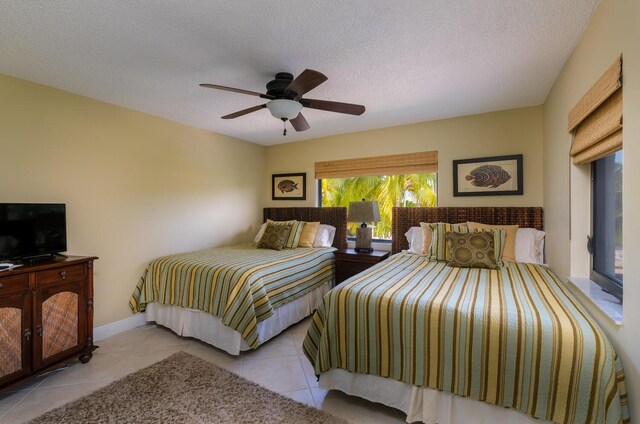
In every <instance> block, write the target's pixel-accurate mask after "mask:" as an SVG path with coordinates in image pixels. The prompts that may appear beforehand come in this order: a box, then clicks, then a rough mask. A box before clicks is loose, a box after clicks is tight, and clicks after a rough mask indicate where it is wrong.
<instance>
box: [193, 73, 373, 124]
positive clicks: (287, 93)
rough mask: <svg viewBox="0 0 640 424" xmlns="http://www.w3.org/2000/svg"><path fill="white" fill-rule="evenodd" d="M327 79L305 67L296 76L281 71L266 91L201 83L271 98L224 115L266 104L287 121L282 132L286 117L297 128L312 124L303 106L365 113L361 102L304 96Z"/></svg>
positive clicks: (276, 116) (261, 107)
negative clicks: (263, 92)
mask: <svg viewBox="0 0 640 424" xmlns="http://www.w3.org/2000/svg"><path fill="white" fill-rule="evenodd" d="M326 80H327V77H326V76H325V75H324V74H322V73H320V72H318V71H314V70H313V69H305V70H304V71H303V72H302V73H301V74H300V75H298V77H297V78H296V79H293V75H291V74H290V73H288V72H278V73H277V74H276V78H275V79H274V80H273V81H269V82H268V83H267V92H266V94H262V93H258V92H255V91H249V90H242V89H240V88H233V87H226V86H224V85H216V84H200V87H206V88H215V89H217V90H225V91H231V92H233V93H241V94H249V95H251V96H258V97H261V98H263V99H268V100H269V101H268V102H267V103H265V104H262V105H258V106H253V107H250V108H247V109H243V110H239V111H238V112H234V113H230V114H228V115H225V116H223V117H222V119H234V118H237V117H239V116H243V115H246V114H248V113H251V112H255V111H258V110H260V109H264V108H267V109H269V111H270V112H271V115H273V116H274V117H275V118H278V119H280V120H282V122H283V123H284V125H285V128H284V133H283V135H287V127H286V123H287V120H288V121H289V122H291V125H292V126H293V128H294V129H295V130H296V131H306V130H308V129H309V128H310V127H309V123H308V122H307V120H306V119H305V117H304V115H302V112H301V110H302V108H303V107H308V108H311V109H320V110H326V111H329V112H337V113H346V114H349V115H362V114H363V113H364V110H365V108H364V106H362V105H356V104H351V103H340V102H331V101H327V100H316V99H307V98H302V96H303V95H305V94H306V93H308V92H309V91H311V90H313V89H314V88H316V87H317V86H319V85H320V84H322V83H323V82H325V81H326Z"/></svg>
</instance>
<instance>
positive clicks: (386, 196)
mask: <svg viewBox="0 0 640 424" xmlns="http://www.w3.org/2000/svg"><path fill="white" fill-rule="evenodd" d="M437 175H438V174H437V173H435V172H433V173H423V174H409V175H386V176H366V177H351V178H325V179H321V180H318V194H319V195H318V197H319V204H320V205H321V206H346V207H348V206H349V203H350V202H358V201H360V200H362V199H363V198H364V199H366V200H376V201H377V202H378V207H379V209H380V222H378V223H376V225H375V227H374V229H373V236H374V238H375V239H378V240H391V210H392V208H393V207H394V206H404V207H411V206H436V193H437ZM357 227H358V224H357V223H349V226H348V229H347V232H348V236H349V237H354V236H355V231H356V228H357Z"/></svg>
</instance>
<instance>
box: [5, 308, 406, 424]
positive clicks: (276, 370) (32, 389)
mask: <svg viewBox="0 0 640 424" xmlns="http://www.w3.org/2000/svg"><path fill="white" fill-rule="evenodd" d="M308 325H309V319H306V320H304V321H302V322H300V323H299V324H297V325H295V326H293V327H291V328H289V329H288V330H287V331H285V332H283V333H282V334H280V335H279V336H277V337H276V338H275V339H273V340H271V341H269V342H267V343H266V344H265V345H263V346H261V347H260V348H258V349H257V350H255V351H251V352H245V353H242V354H241V355H240V356H239V357H235V356H231V355H228V354H226V353H225V352H223V351H221V350H218V349H215V348H213V347H211V346H209V345H207V344H205V343H202V342H199V341H196V340H194V339H190V338H181V337H178V336H176V335H175V334H174V333H172V332H171V331H169V330H167V329H165V328H162V327H159V326H155V325H147V326H144V327H139V328H136V329H133V330H131V331H127V332H125V333H122V334H118V335H116V336H113V337H111V338H109V339H106V340H102V341H100V342H99V343H97V344H98V345H99V346H100V348H99V349H98V350H96V351H95V353H94V356H93V358H92V359H91V362H89V363H88V364H85V365H82V364H80V363H74V364H72V365H71V366H69V367H68V368H66V369H61V370H57V371H54V372H51V373H49V374H47V375H43V376H41V377H37V378H35V379H33V380H31V381H29V382H28V383H26V384H24V385H22V386H17V387H13V388H11V389H10V390H9V391H5V392H0V423H3V424H13V423H22V422H25V421H28V420H29V419H31V418H35V417H36V416H38V415H40V414H42V413H43V412H45V411H48V410H50V409H53V408H55V407H58V406H60V405H63V404H65V403H67V402H69V401H71V400H74V399H77V398H79V397H81V396H84V395H86V394H88V393H90V392H92V391H94V390H96V389H99V388H100V387H103V386H106V385H107V384H109V383H111V382H112V381H114V380H117V379H119V378H121V377H123V376H125V375H127V374H129V373H132V372H134V371H136V370H138V369H140V368H143V367H146V366H148V365H151V364H152V363H154V362H157V361H159V360H161V359H163V358H166V357H167V356H169V355H171V354H172V353H175V352H177V351H180V350H184V351H187V352H189V353H192V354H194V355H197V356H199V357H201V358H203V359H206V360H208V361H211V362H212V363H214V364H216V365H218V366H221V367H223V368H225V369H228V370H230V371H232V372H234V373H236V374H238V375H240V376H243V377H245V378H247V379H249V380H252V381H254V382H256V383H258V384H261V385H262V386H264V387H267V388H269V389H271V390H274V391H276V392H279V393H282V394H284V395H286V396H288V397H290V398H292V399H295V400H297V401H299V402H302V403H305V404H307V405H310V406H313V407H317V408H320V409H323V410H325V411H327V412H329V413H331V414H333V415H336V416H339V417H342V418H345V419H346V420H348V421H349V422H352V423H395V424H397V423H403V422H405V421H404V418H405V416H404V414H402V413H401V412H399V411H396V410H395V409H393V408H388V407H386V406H383V405H380V404H376V403H371V402H368V401H365V400H363V399H360V398H357V397H353V396H348V395H346V394H344V393H342V392H339V391H330V392H327V391H326V390H322V389H320V388H318V383H317V382H316V377H315V375H314V374H313V369H312V368H311V365H310V364H309V361H308V360H307V358H306V357H305V356H304V355H303V354H302V347H301V346H302V340H303V339H304V335H305V332H306V329H307V327H308Z"/></svg>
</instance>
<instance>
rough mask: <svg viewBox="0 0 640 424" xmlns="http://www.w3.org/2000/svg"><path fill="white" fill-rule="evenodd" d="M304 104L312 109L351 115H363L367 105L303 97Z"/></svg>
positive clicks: (301, 101)
mask: <svg viewBox="0 0 640 424" xmlns="http://www.w3.org/2000/svg"><path fill="white" fill-rule="evenodd" d="M300 103H302V106H304V107H308V108H311V109H320V110H326V111H329V112H337V113H347V114H349V115H362V114H363V113H364V111H365V107H364V106H362V105H356V104H353V103H341V102H330V101H328V100H316V99H302V100H300Z"/></svg>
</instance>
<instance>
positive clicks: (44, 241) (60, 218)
mask: <svg viewBox="0 0 640 424" xmlns="http://www.w3.org/2000/svg"><path fill="white" fill-rule="evenodd" d="M65 250H67V217H66V207H65V205H64V204H60V203H58V204H54V203H0V261H2V260H14V261H15V260H25V261H30V260H38V259H47V258H51V257H53V255H55V254H56V253H60V252H64V251H65Z"/></svg>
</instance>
